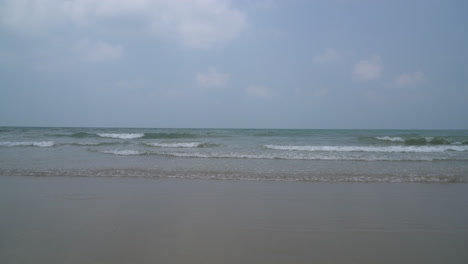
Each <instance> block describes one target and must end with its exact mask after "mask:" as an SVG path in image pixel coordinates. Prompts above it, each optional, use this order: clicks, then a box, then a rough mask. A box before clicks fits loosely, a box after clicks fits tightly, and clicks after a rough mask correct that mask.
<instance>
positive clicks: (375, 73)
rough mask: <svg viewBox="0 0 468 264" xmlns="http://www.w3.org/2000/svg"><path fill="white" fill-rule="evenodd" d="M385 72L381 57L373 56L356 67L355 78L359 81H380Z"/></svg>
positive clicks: (358, 63) (359, 62)
mask: <svg viewBox="0 0 468 264" xmlns="http://www.w3.org/2000/svg"><path fill="white" fill-rule="evenodd" d="M382 71H383V65H382V62H381V60H380V57H379V56H373V57H372V58H371V59H369V60H360V61H358V62H357V63H356V65H355V66H354V71H353V76H354V78H356V79H358V80H365V81H368V80H376V79H379V78H380V76H381V74H382Z"/></svg>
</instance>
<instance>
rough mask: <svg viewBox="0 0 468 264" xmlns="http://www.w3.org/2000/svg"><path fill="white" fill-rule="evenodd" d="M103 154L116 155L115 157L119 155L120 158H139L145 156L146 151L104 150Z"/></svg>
mask: <svg viewBox="0 0 468 264" xmlns="http://www.w3.org/2000/svg"><path fill="white" fill-rule="evenodd" d="M100 152H101V153H105V154H114V155H119V156H138V155H144V154H146V152H144V151H138V150H131V149H125V150H104V151H100Z"/></svg>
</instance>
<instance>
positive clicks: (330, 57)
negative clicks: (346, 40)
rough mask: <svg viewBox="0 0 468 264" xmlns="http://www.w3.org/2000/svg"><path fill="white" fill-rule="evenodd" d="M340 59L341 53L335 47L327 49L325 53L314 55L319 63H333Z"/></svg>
mask: <svg viewBox="0 0 468 264" xmlns="http://www.w3.org/2000/svg"><path fill="white" fill-rule="evenodd" d="M339 59H340V55H339V54H338V52H337V51H336V50H334V49H326V50H325V51H324V52H323V53H320V54H317V55H315V57H314V62H317V63H331V62H336V61H338V60H339Z"/></svg>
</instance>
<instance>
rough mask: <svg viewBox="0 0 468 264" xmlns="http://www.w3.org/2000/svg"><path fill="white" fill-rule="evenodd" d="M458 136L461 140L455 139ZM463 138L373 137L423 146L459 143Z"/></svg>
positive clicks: (462, 142) (461, 142)
mask: <svg viewBox="0 0 468 264" xmlns="http://www.w3.org/2000/svg"><path fill="white" fill-rule="evenodd" d="M457 138H458V139H460V138H462V141H460V142H459V141H456V140H457ZM463 138H466V137H460V136H459V137H450V136H448V137H441V136H439V137H429V136H427V137H418V136H417V137H409V138H405V137H390V136H384V137H374V138H373V139H377V140H379V141H387V142H392V143H399V142H402V143H404V144H405V145H408V146H424V145H452V144H453V145H460V144H462V145H463V144H464V143H465V142H466V141H463Z"/></svg>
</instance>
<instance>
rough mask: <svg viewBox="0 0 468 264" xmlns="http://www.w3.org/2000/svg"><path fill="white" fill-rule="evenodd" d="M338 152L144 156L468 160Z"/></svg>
mask: <svg viewBox="0 0 468 264" xmlns="http://www.w3.org/2000/svg"><path fill="white" fill-rule="evenodd" d="M351 154H352V152H347V154H344V153H339V152H336V153H334V152H328V154H324V153H323V152H322V153H318V152H317V153H313V152H309V153H299V152H283V153H263V154H245V153H216V152H213V153H201V152H148V153H145V155H163V156H168V157H178V158H202V159H266V160H322V161H435V160H462V161H465V160H468V157H452V156H450V157H431V156H421V155H417V156H415V155H410V156H401V155H398V156H395V155H388V154H382V155H375V154H373V155H351Z"/></svg>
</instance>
